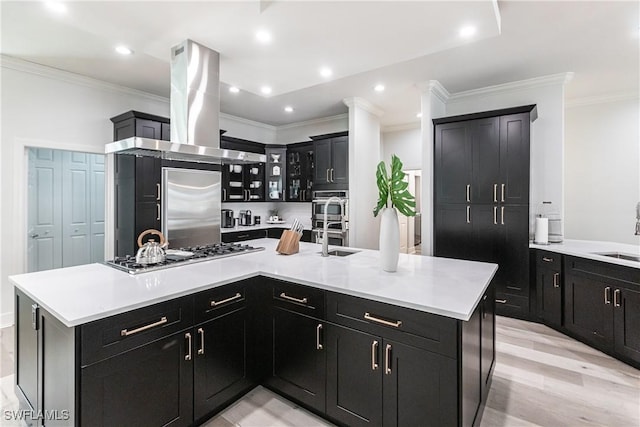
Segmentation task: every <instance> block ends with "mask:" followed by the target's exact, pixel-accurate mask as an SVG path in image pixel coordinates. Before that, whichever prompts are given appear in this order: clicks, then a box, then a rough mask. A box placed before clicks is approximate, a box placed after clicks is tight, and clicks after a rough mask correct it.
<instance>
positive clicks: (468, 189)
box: [467, 184, 471, 202]
mask: <svg viewBox="0 0 640 427" xmlns="http://www.w3.org/2000/svg"><path fill="white" fill-rule="evenodd" d="M467 202H471V184H467Z"/></svg>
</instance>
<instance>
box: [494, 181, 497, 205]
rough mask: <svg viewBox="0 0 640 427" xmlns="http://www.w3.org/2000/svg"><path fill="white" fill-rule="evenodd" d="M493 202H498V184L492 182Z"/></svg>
mask: <svg viewBox="0 0 640 427" xmlns="http://www.w3.org/2000/svg"><path fill="white" fill-rule="evenodd" d="M493 202H494V203H498V184H493Z"/></svg>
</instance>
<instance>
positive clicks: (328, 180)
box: [327, 168, 331, 182]
mask: <svg viewBox="0 0 640 427" xmlns="http://www.w3.org/2000/svg"><path fill="white" fill-rule="evenodd" d="M327 182H331V180H330V179H329V168H327Z"/></svg>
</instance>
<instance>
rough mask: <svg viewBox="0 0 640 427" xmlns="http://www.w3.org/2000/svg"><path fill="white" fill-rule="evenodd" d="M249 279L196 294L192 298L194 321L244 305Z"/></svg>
mask: <svg viewBox="0 0 640 427" xmlns="http://www.w3.org/2000/svg"><path fill="white" fill-rule="evenodd" d="M249 283H250V280H243V281H241V282H237V283H232V284H229V285H225V286H220V287H217V288H214V289H209V290H206V291H203V292H200V293H198V294H196V296H195V300H194V313H195V314H194V318H195V323H196V324H198V323H201V322H205V321H207V320H209V319H213V318H215V317H219V316H222V315H223V314H227V313H229V312H231V311H235V310H238V309H240V308H243V307H245V306H246V302H247V290H248V287H249Z"/></svg>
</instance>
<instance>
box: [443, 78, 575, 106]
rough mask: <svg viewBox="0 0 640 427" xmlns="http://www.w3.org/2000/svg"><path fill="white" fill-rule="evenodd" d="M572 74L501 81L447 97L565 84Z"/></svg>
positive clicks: (453, 99) (460, 97) (454, 99)
mask: <svg viewBox="0 0 640 427" xmlns="http://www.w3.org/2000/svg"><path fill="white" fill-rule="evenodd" d="M573 75H574V73H572V72H567V73H558V74H551V75H549V76H542V77H534V78H532V79H526V80H518V81H515V82H510V83H503V84H499V85H494V86H486V87H482V88H479V89H471V90H466V91H463V92H457V93H453V94H451V96H450V97H449V101H457V100H460V99H464V98H468V97H472V96H478V95H488V94H495V93H500V92H511V91H516V90H522V89H531V88H536V87H542V86H551V85H559V84H561V85H565V84H567V83H569V82H570V81H571V79H573Z"/></svg>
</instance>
